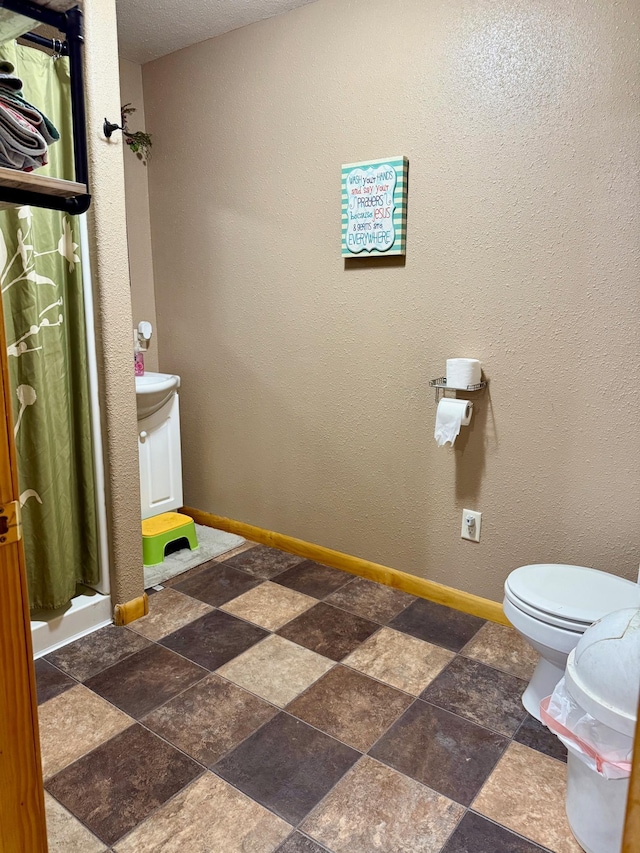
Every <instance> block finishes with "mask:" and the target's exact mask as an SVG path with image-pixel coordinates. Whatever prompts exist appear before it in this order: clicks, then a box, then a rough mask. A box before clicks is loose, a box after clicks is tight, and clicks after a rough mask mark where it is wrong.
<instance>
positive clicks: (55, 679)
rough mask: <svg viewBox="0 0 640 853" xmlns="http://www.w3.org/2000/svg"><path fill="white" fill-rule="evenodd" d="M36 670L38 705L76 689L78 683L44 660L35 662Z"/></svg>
mask: <svg viewBox="0 0 640 853" xmlns="http://www.w3.org/2000/svg"><path fill="white" fill-rule="evenodd" d="M35 669H36V688H37V691H38V705H42V703H43V702H46V701H47V700H48V699H53V697H54V696H59V695H60V694H61V693H64V691H65V690H68V689H69V688H70V687H74V686H75V685H76V684H77V683H78V682H77V681H75V680H74V679H73V678H70V677H69V676H68V675H65V674H64V672H60V670H59V669H56V667H55V666H52V665H51V664H50V663H49V662H48V661H46V660H45V659H44V658H40V659H39V660H37V661H36V662H35Z"/></svg>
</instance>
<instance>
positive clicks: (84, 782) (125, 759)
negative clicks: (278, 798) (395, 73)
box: [46, 725, 202, 846]
mask: <svg viewBox="0 0 640 853" xmlns="http://www.w3.org/2000/svg"><path fill="white" fill-rule="evenodd" d="M201 772H202V767H200V765H199V764H196V762H195V761H192V760H191V759H190V758H188V757H187V756H186V755H183V754H182V753H181V752H178V750H177V749H174V748H173V747H172V746H170V745H169V744H168V743H165V742H164V741H163V740H161V739H160V738H159V737H156V736H155V735H154V734H151V732H148V731H147V730H146V729H143V728H142V726H139V725H133V726H130V727H129V728H128V729H125V730H124V731H123V732H121V733H120V734H119V735H116V737H114V738H111V740H108V741H107V742H106V743H104V744H102V745H101V746H99V747H98V748H97V749H94V750H93V752H90V753H89V754H88V755H85V756H83V757H82V758H80V759H79V760H78V761H76V762H74V763H73V764H70V765H69V767H66V768H65V769H64V770H62V771H61V772H60V773H58V774H57V775H56V776H53V777H52V778H51V779H50V780H49V781H48V782H47V785H46V787H47V790H48V791H49V792H50V793H51V794H53V796H54V797H55V798H56V799H57V800H59V801H60V802H61V803H62V805H63V806H65V808H67V809H69V811H70V812H72V814H74V815H75V816H76V817H77V818H79V819H80V820H81V821H82V822H83V823H84V824H85V825H86V826H87V827H88V828H89V829H90V830H91V831H92V832H93V833H95V834H96V835H97V836H98V838H100V839H101V840H102V841H104V842H105V844H107V845H109V846H110V845H112V844H115V842H116V841H118V839H120V838H122V836H123V835H125V834H126V833H127V832H129V831H130V830H132V829H133V828H134V827H135V826H137V825H138V824H139V823H140V822H141V821H143V820H144V819H145V818H146V817H147V816H148V815H149V814H151V812H152V811H154V810H155V809H156V808H158V806H161V805H162V804H163V803H165V802H166V801H167V800H168V799H169V798H170V797H172V796H173V795H174V794H176V793H177V792H178V791H180V790H181V789H182V788H184V786H185V785H187V784H188V783H189V782H191V781H192V780H193V779H195V777H196V776H198V775H199V774H200V773H201Z"/></svg>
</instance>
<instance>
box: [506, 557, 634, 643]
mask: <svg viewBox="0 0 640 853" xmlns="http://www.w3.org/2000/svg"><path fill="white" fill-rule="evenodd" d="M505 596H506V598H507V599H508V600H509V601H511V603H512V604H513V606H514V607H517V608H518V609H519V610H522V611H523V612H525V613H527V614H528V615H530V616H532V617H533V618H536V619H539V620H540V621H541V622H545V623H546V624H548V625H554V626H556V627H559V628H564V629H565V630H569V631H573V632H575V633H582V632H584V631H585V630H586V629H587V627H588V626H589V625H591V624H592V623H593V622H595V621H596V620H597V619H600V618H601V617H602V616H605V615H606V614H607V613H611V612H613V611H614V610H622V609H624V608H625V607H640V586H638V585H637V584H635V583H633V582H632V581H628V580H625V579H624V578H620V577H618V576H617V575H610V574H608V573H606V572H600V571H598V570H596V569H590V568H587V567H586V566H572V565H567V564H563V563H537V564H534V565H530V566H521V567H520V568H519V569H515V571H513V572H511V574H510V575H509V577H508V578H507V581H506V582H505Z"/></svg>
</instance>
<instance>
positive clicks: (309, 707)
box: [287, 666, 413, 752]
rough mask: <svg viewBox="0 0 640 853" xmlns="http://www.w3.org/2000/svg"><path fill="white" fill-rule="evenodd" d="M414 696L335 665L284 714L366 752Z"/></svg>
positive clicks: (288, 707) (288, 706) (289, 706)
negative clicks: (288, 714) (297, 718)
mask: <svg viewBox="0 0 640 853" xmlns="http://www.w3.org/2000/svg"><path fill="white" fill-rule="evenodd" d="M412 702H413V697H411V696H407V694H406V693H401V692H400V691H399V690H396V689H395V688H394V687H389V686H388V685H387V684H381V683H380V682H379V681H374V680H373V678H369V677H368V676H366V675H363V674H362V673H360V672H355V671H354V670H353V669H348V668H347V667H345V666H335V667H334V668H333V669H331V670H329V672H328V673H327V674H326V675H323V676H322V678H321V679H320V680H319V681H316V683H315V684H313V685H312V686H311V687H310V688H309V689H308V690H306V691H305V692H304V693H303V694H302V695H301V696H298V698H297V699H294V701H293V702H292V703H291V704H290V705H287V711H288V712H289V713H290V714H293V715H294V716H296V717H299V718H300V719H301V720H304V721H305V722H307V723H309V724H310V725H312V726H314V727H315V728H316V729H320V730H321V731H323V732H326V733H327V734H329V735H332V737H335V738H337V739H338V740H341V741H342V742H343V743H346V744H348V745H349V746H352V747H354V749H359V750H360V751H361V752H366V751H367V750H368V749H369V747H371V746H373V744H374V743H375V742H376V741H377V740H378V738H379V737H380V736H381V735H382V734H383V733H384V732H386V730H387V729H388V728H389V726H390V725H391V723H393V722H394V721H395V720H396V719H397V718H398V717H399V716H400V714H401V713H402V712H403V711H406V709H407V708H408V706H409V705H410V704H411V703H412Z"/></svg>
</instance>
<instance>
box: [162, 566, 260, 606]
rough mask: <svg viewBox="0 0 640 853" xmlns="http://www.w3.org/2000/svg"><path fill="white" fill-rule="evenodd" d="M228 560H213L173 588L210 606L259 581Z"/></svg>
mask: <svg viewBox="0 0 640 853" xmlns="http://www.w3.org/2000/svg"><path fill="white" fill-rule="evenodd" d="M230 562H231V561H227V562H225V563H216V562H213V563H211V565H210V566H209V568H207V569H204V570H203V571H201V572H198V574H196V575H193V576H192V577H189V578H187V580H184V581H182V582H181V583H177V584H174V586H173V589H177V590H179V591H180V592H184V593H185V594H186V595H190V596H191V597H192V598H197V599H198V601H204V602H205V604H211V605H212V607H220V605H221V604H226V603H227V601H231V599H232V598H236V597H237V596H238V595H242V593H243V592H247V591H248V590H250V589H253V587H254V586H258V584H259V583H260V581H258V580H256V579H255V578H253V577H251V575H248V574H246V573H245V572H241V571H239V570H238V569H234V568H233V566H230V565H229V563H230Z"/></svg>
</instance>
